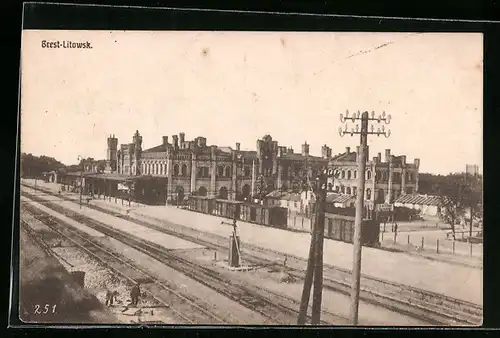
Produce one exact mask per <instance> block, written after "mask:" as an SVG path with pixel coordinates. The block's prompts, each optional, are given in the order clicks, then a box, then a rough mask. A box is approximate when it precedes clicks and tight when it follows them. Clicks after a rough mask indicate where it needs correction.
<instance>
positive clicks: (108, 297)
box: [106, 290, 118, 306]
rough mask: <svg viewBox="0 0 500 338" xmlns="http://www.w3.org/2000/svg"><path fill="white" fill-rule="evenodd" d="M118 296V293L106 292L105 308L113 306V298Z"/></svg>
mask: <svg viewBox="0 0 500 338" xmlns="http://www.w3.org/2000/svg"><path fill="white" fill-rule="evenodd" d="M116 296H118V292H116V291H111V290H107V291H106V306H108V305H109V306H113V301H114V299H115V297H116Z"/></svg>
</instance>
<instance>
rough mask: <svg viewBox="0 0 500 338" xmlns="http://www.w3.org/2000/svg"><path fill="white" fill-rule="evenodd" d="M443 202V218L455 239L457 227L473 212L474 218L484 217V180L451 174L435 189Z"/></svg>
mask: <svg viewBox="0 0 500 338" xmlns="http://www.w3.org/2000/svg"><path fill="white" fill-rule="evenodd" d="M435 188H436V189H437V191H438V194H439V196H440V200H441V217H442V219H443V220H444V221H445V222H446V223H447V224H449V225H450V226H451V230H452V233H453V238H454V239H455V225H456V224H457V222H458V221H459V220H460V219H461V218H463V217H464V216H465V213H466V212H467V211H471V222H472V219H473V218H474V217H477V218H479V217H482V207H481V204H482V203H481V199H482V196H481V195H482V194H481V192H482V178H481V177H470V176H469V177H466V176H465V174H463V173H459V174H449V175H447V176H446V177H445V178H444V179H442V180H441V182H439V183H437V184H436V187H435Z"/></svg>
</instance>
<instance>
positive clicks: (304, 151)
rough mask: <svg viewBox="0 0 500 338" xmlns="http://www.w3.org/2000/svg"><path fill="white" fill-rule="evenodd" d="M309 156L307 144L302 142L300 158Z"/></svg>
mask: <svg viewBox="0 0 500 338" xmlns="http://www.w3.org/2000/svg"><path fill="white" fill-rule="evenodd" d="M307 155H309V144H307V142H304V144H303V145H302V156H307Z"/></svg>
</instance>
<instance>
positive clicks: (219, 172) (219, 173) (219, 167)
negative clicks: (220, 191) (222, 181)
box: [217, 165, 224, 177]
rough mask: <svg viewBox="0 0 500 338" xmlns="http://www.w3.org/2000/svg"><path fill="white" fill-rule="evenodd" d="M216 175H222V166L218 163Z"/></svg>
mask: <svg viewBox="0 0 500 338" xmlns="http://www.w3.org/2000/svg"><path fill="white" fill-rule="evenodd" d="M217 175H218V176H220V177H222V176H224V167H223V166H221V165H220V166H218V167H217Z"/></svg>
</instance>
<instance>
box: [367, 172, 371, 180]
mask: <svg viewBox="0 0 500 338" xmlns="http://www.w3.org/2000/svg"><path fill="white" fill-rule="evenodd" d="M371 178H372V172H371V171H370V170H368V171H367V172H366V179H368V180H369V179H371Z"/></svg>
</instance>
